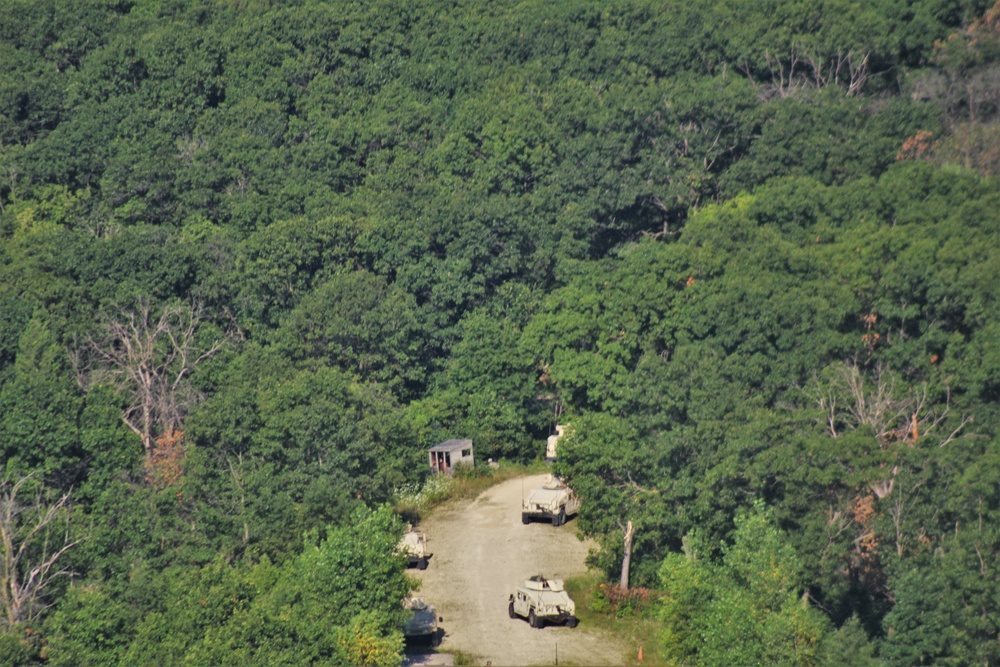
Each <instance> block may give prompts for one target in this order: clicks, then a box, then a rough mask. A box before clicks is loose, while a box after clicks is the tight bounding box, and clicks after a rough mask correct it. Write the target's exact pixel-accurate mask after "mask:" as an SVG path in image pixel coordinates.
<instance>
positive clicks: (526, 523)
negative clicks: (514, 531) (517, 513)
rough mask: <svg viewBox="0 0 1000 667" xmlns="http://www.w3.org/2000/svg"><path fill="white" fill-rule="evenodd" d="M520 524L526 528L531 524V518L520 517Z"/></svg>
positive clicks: (525, 515)
mask: <svg viewBox="0 0 1000 667" xmlns="http://www.w3.org/2000/svg"><path fill="white" fill-rule="evenodd" d="M521 523H523V524H524V525H525V526H527V525H528V524H529V523H531V517H530V516H528V515H527V514H522V515H521Z"/></svg>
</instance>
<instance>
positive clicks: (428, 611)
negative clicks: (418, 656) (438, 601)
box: [403, 598, 440, 644]
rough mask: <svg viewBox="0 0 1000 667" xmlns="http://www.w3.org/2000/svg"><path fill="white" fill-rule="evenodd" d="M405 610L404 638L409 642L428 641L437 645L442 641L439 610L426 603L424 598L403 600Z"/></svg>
mask: <svg viewBox="0 0 1000 667" xmlns="http://www.w3.org/2000/svg"><path fill="white" fill-rule="evenodd" d="M403 608H404V609H406V611H407V617H406V625H404V626H403V637H404V638H405V639H406V640H408V641H414V642H417V641H426V642H430V643H431V644H436V643H437V642H438V641H439V639H440V637H439V636H438V620H439V619H438V615H437V610H436V609H434V607H432V606H431V605H429V604H427V603H426V602H424V600H423V599H422V598H407V599H405V600H403Z"/></svg>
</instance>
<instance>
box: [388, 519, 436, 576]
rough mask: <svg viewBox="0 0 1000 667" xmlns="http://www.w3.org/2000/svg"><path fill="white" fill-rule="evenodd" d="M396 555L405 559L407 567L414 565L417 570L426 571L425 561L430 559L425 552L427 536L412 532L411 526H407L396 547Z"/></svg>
mask: <svg viewBox="0 0 1000 667" xmlns="http://www.w3.org/2000/svg"><path fill="white" fill-rule="evenodd" d="M396 553H399V554H403V555H405V556H406V557H407V559H408V560H409V563H408V565H409V567H413V566H414V565H416V566H417V569H418V570H426V569H427V559H429V558H430V557H431V553H430V552H429V551H428V550H427V536H426V535H424V534H423V533H418V532H417V531H415V530H413V527H412V526H407V531H406V534H405V535H403V539H401V540H400V541H399V545H398V546H397V547H396Z"/></svg>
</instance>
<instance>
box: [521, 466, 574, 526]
mask: <svg viewBox="0 0 1000 667" xmlns="http://www.w3.org/2000/svg"><path fill="white" fill-rule="evenodd" d="M579 511H580V498H579V496H577V495H576V494H575V493H573V489H571V488H569V487H568V486H566V485H565V484H564V483H563V482H562V481H561V480H558V479H556V478H553V477H550V478H549V481H548V482H546V483H545V484H543V485H542V486H541V487H539V488H537V489H532V490H531V492H530V493H529V494H528V497H527V498H525V499H524V500H523V501H522V502H521V523H531V520H532V519H544V520H546V521H551V522H552V525H553V526H561V525H563V524H564V523H566V518H567V517H570V516H572V515H574V514H576V513H577V512H579Z"/></svg>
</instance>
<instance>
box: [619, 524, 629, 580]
mask: <svg viewBox="0 0 1000 667" xmlns="http://www.w3.org/2000/svg"><path fill="white" fill-rule="evenodd" d="M631 565H632V522H631V521H629V522H628V525H627V526H626V527H625V557H624V558H622V578H621V581H620V582H619V586H621V588H622V590H623V591H627V590H628V576H629V567H630V566H631Z"/></svg>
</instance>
